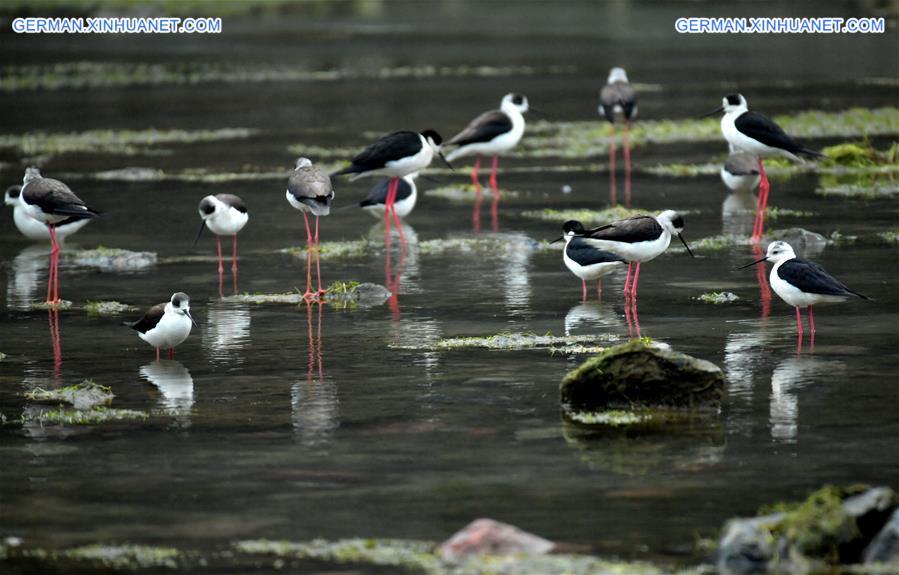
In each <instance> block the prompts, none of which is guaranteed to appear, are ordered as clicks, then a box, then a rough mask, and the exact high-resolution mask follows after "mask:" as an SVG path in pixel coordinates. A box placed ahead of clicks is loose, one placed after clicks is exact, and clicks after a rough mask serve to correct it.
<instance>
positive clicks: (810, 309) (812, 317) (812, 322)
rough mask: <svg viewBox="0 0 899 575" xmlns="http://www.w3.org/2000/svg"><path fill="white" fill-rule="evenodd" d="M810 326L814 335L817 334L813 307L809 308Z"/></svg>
mask: <svg viewBox="0 0 899 575" xmlns="http://www.w3.org/2000/svg"><path fill="white" fill-rule="evenodd" d="M808 325H809V327H810V328H811V330H812V334H814V333H815V314H814V312H812V306H808Z"/></svg>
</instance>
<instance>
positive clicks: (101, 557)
mask: <svg viewBox="0 0 899 575" xmlns="http://www.w3.org/2000/svg"><path fill="white" fill-rule="evenodd" d="M180 555H181V553H180V552H179V551H178V550H177V549H174V548H172V547H155V546H149V545H129V544H125V545H85V546H83V547H74V548H71V549H66V550H65V551H63V552H62V553H61V554H60V556H61V557H62V558H65V559H72V560H75V561H85V562H88V563H93V564H96V565H100V566H102V567H107V568H110V569H116V570H129V571H134V570H137V569H149V568H154V567H166V568H169V569H174V568H176V567H178V558H179V556H180Z"/></svg>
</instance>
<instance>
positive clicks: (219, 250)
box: [215, 236, 225, 297]
mask: <svg viewBox="0 0 899 575" xmlns="http://www.w3.org/2000/svg"><path fill="white" fill-rule="evenodd" d="M215 240H216V242H217V243H218V254H219V297H225V293H224V291H223V290H222V273H223V272H224V271H225V270H224V266H223V265H222V237H221V236H215Z"/></svg>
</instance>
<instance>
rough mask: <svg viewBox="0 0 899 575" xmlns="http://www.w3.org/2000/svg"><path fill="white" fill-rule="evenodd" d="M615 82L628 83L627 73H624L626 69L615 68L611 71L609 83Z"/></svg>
mask: <svg viewBox="0 0 899 575" xmlns="http://www.w3.org/2000/svg"><path fill="white" fill-rule="evenodd" d="M614 82H625V83H626V82H627V72H625V71H624V68H619V67H615V68H612V69H611V70H609V79H608V80H607V83H609V84H612V83H614Z"/></svg>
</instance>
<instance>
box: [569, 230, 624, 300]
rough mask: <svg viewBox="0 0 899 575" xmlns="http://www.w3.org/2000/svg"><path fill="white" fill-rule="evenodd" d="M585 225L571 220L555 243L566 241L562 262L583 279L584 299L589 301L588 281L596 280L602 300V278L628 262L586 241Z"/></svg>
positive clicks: (597, 289)
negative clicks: (584, 236)
mask: <svg viewBox="0 0 899 575" xmlns="http://www.w3.org/2000/svg"><path fill="white" fill-rule="evenodd" d="M586 231H587V230H586V229H585V228H584V226H583V224H581V222H578V221H574V220H569V221H567V222H565V224H564V225H563V226H562V237H561V238H558V239H556V240H553V241H554V242H557V241H560V240H563V239H564V240H565V249H564V250H562V261H564V262H565V266H566V267H567V268H568V269H569V270H571V273H573V274H574V275H576V276H577V277H579V278H581V288H582V290H583V299H584V301H587V280H591V281H592V280H596V292H597V295H598V296H599V298H600V299H601V298H602V277H603V276H607V275H609V274H610V273H612V272H614V271H615V270H617V269H619V268H622V267H624V264H626V263H627V261H626V260H625V259H624V258H622V257H621V256H619V255H618V254H615V253H612V252H609V251H606V250H601V249H598V248H596V247H595V246H592V245H590V244H588V243H587V241H586V240H584V238H583V237H581V236H583V235H584V234H585V233H586Z"/></svg>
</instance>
